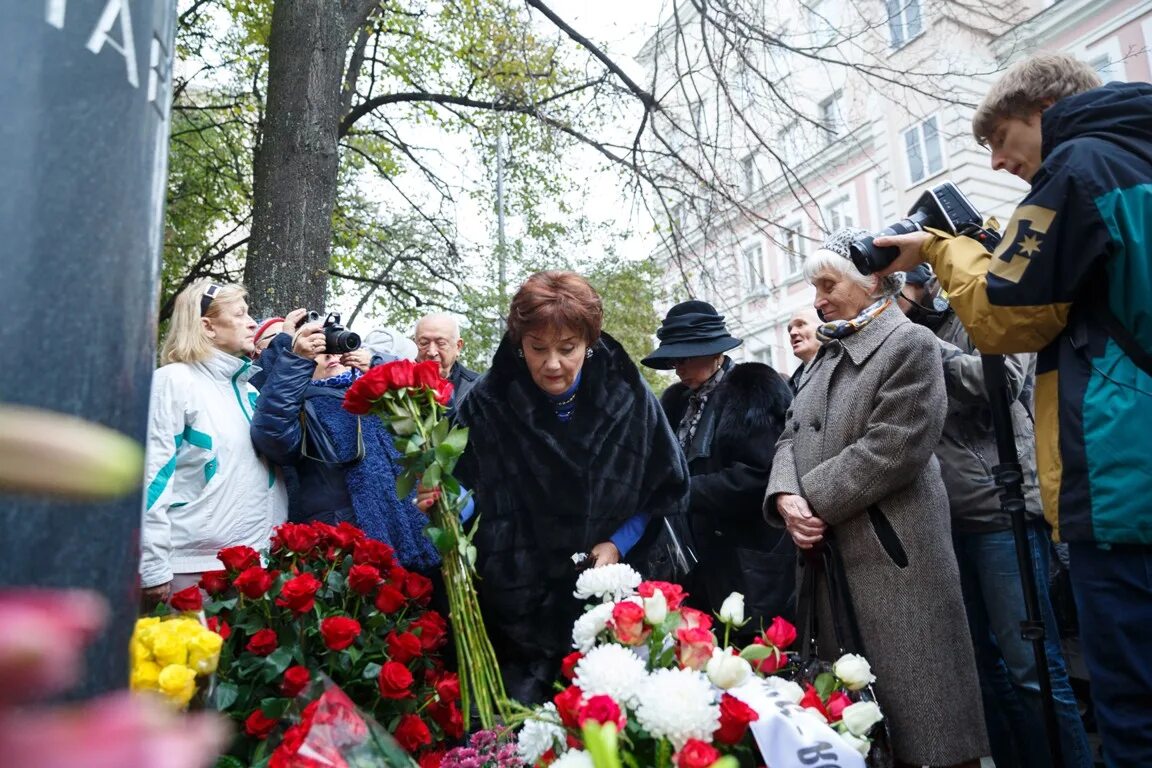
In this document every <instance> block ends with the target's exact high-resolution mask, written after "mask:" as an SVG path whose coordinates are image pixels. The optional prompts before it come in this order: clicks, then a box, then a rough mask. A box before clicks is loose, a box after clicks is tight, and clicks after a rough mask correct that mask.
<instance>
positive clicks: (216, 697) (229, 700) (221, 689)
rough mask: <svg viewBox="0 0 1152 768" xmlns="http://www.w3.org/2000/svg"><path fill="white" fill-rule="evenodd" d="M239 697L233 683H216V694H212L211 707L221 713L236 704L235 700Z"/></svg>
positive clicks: (238, 691) (238, 692)
mask: <svg viewBox="0 0 1152 768" xmlns="http://www.w3.org/2000/svg"><path fill="white" fill-rule="evenodd" d="M239 695H240V690H239V689H238V688H237V687H236V684H235V683H217V685H216V692H215V693H214V694H213V705H214V706H215V707H216V709H218V710H219V711H221V712H223V711H225V710H227V709H228V708H229V707H231V706H232V705H233V704H235V703H236V698H237V697H238V696H239Z"/></svg>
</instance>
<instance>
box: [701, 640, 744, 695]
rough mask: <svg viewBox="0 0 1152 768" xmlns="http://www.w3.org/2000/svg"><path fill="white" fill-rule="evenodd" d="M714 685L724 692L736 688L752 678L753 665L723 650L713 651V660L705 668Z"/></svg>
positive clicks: (709, 660)
mask: <svg viewBox="0 0 1152 768" xmlns="http://www.w3.org/2000/svg"><path fill="white" fill-rule="evenodd" d="M704 671H705V673H707V675H708V679H709V680H711V681H712V685H714V686H716V687H717V688H721V689H723V690H728V689H729V688H735V687H736V686H738V685H740V684H741V683H743V682H744V681H745V680H747V679H748V678H749V677H751V676H752V665H751V664H749V663H748V661H747V659H742V658H740V657H739V656H733V655H732V654H730V653H728V652H727V651H726V650H723V649H721V648H713V649H712V658H710V659H708V663H707V664H706V665H705V666H704Z"/></svg>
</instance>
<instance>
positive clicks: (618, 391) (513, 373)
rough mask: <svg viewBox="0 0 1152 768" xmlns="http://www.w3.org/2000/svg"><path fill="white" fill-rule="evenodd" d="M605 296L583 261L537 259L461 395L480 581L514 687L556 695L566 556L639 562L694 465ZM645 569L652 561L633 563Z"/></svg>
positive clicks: (570, 618)
mask: <svg viewBox="0 0 1152 768" xmlns="http://www.w3.org/2000/svg"><path fill="white" fill-rule="evenodd" d="M602 314H603V311H602V309H601V302H600V297H599V296H598V295H597V294H596V292H595V290H593V289H592V286H590V285H589V284H588V283H587V281H586V280H584V278H582V277H580V276H579V275H577V274H575V273H574V272H541V273H538V274H535V275H533V276H532V277H530V278H528V280H527V282H525V283H524V285H523V286H522V287H521V288H520V290H519V291H518V292H517V294H516V296H515V298H514V299H513V300H512V306H511V308H510V311H509V314H508V332H507V333H506V334H505V336H504V339H503V341H502V342H501V343H500V347H499V349H497V351H496V355H495V357H494V358H493V360H492V367H491V368H490V369H489V370H488V372H487V373H486V374H484V376H482V377H481V378H480V379H478V380H477V382H476V384H475V386H473V388H472V390H471V391H470V392H469V394H468V397H467V398H465V399H464V400H463V401H462V402H461V404H460V407H459V411H458V419H459V421H460V422H461V423H463V424H464V425H466V426H467V427H468V428H469V434H468V447H467V449H466V450H465V452H464V455H463V456H462V457H461V459H460V463H459V464H458V465H457V467H456V472H455V474H456V477H457V478H458V479H459V480H460V482H461V483H462V484H463V485H464V487H466V488H469V489H470V490H472V491H473V492H474V494H475V500H476V519H478V520H479V523H478V526H479V527H478V529H477V531H476V535H475V538H474V539H473V543H474V544H475V545H476V548H477V555H478V556H477V563H476V568H477V572H478V574H479V576H480V580H479V582H478V593H479V598H480V604H481V608H482V610H483V612H484V618H485V623H486V625H487V628H488V632H489V635H490V636H491V638H492V645H493V647H494V648H495V650H496V656H497V659H498V660H499V662H500V667H501V671H502V672H503V675H504V682H505V686H506V688H507V691H508V694H509V696H511V697H512V698H514V699H517V700H519V701H521V702H524V703H539V702H542V701H546V700H548V699H549V698H551V696H552V694H553V690H552V684H553V682H554V681H556V680H557V679H559V673H560V662H561V660H562V659H563V658H564V656H566V655H567V654H568V653H570V652H571V651H572V623H573V622H574V621H575V620H576V618H577V616H579V614H580V612H581V608H582V605H581V601H578V600H577V599H576V598H575V597H574V596H573V591H574V589H575V586H576V577H577V575H578V572H577V570H576V568H575V567H574V565H573V561H572V558H571V556H572V555H573V554H574V553H587V554H588V555H589V557H590V559H591V564H592V565H594V566H600V565H608V564H612V563H616V562H620V561H621V560H625V559H626V560H628V561H629V562H633V561H634V558H636V557H637V555H638V554H639V552H638V550H640V549H641V548H643V547H644V545H645V541H646V540H647V539H648V538H649V537H647V536H645V537H644V539H645V541H641V536H642V535H643V534H644V533H645V529H646V528H647V527H648V526H649V525H653V526H659V525H662V521H661V520H660V518H662V517H665V516H682V515H683V514H684V510H685V507H686V503H687V494H688V467H687V465H686V464H685V462H684V457H683V456H682V455H681V452H680V449H679V446H678V445H677V443H676V438H675V437H674V436H673V434H672V430H671V428H670V427H669V425H668V421H667V419H666V418H665V417H664V413H663V412H662V411H661V410H660V405H659V403H658V402H657V401H656V397H655V396H654V395H653V394H652V392H651V391H650V390H649V389H648V387H647V385H646V384H645V383H644V381H643V379H642V378H641V376H640V372H639V371H638V370H637V368H636V366H635V364H634V363H632V361H631V360H630V359H629V358H628V355H627V353H626V352H625V351H624V348H623V347H621V346H620V344H619V343H617V342H616V341H615V340H614V339H612V338H611V337H610V336H608V334H605V333H601V330H600V324H601V318H602ZM638 570H640V571H641V573H643V572H644V569H643V567H638Z"/></svg>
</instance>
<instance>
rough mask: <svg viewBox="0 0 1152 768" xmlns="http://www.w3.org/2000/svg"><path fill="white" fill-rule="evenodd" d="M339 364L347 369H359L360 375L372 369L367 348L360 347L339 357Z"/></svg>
mask: <svg viewBox="0 0 1152 768" xmlns="http://www.w3.org/2000/svg"><path fill="white" fill-rule="evenodd" d="M340 364H341V365H346V366H348V367H349V368H359V369H360V372H361V373H368V369H369V368H371V367H372V351H371V350H370V349H368V348H367V347H360V348H359V349H355V350H353V351H351V352H345V353H344V354H343V355H341V356H340Z"/></svg>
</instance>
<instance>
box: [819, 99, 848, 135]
mask: <svg viewBox="0 0 1152 768" xmlns="http://www.w3.org/2000/svg"><path fill="white" fill-rule="evenodd" d="M843 96H844V92H843V91H834V92H833V93H832V95H831V96H829V97H828V98H826V99H823V100H821V101H820V106H819V109H820V125H821V126H822V127H823V131H822V133H823V134H824V143H825V144H826V145H828V144H833V143H835V142H836V137H838V136H839V135H840V134H841V133H842V132H843V131H844V110H843V109H841V103H840V102H841V101H842V100H843ZM828 118H831V119H830V120H829V119H828Z"/></svg>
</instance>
